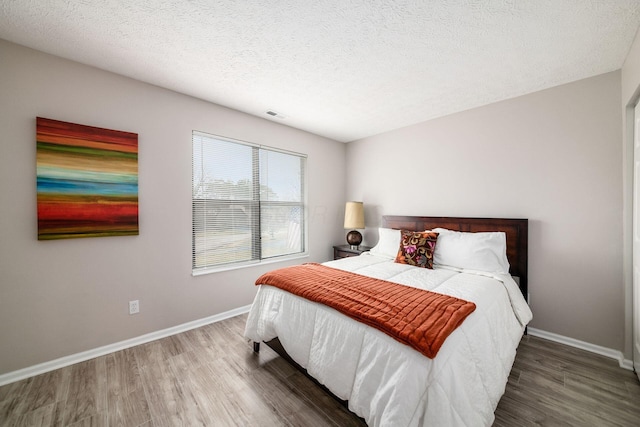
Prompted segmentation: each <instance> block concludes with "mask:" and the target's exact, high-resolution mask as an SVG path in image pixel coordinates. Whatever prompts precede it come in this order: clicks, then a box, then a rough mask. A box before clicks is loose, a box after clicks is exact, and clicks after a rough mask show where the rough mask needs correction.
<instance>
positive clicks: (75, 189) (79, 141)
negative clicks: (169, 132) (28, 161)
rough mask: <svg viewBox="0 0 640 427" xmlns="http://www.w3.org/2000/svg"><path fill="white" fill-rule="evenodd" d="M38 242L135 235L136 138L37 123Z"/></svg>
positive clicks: (41, 120)
mask: <svg viewBox="0 0 640 427" xmlns="http://www.w3.org/2000/svg"><path fill="white" fill-rule="evenodd" d="M36 144H37V148H36V166H37V193H38V240H52V239H70V238H76V237H101V236H128V235H137V234H138V134H136V133H130V132H122V131H116V130H109V129H102V128H97V127H91V126H83V125H77V124H73V123H67V122H61V121H57V120H51V119H45V118H41V117H38V118H37V119H36Z"/></svg>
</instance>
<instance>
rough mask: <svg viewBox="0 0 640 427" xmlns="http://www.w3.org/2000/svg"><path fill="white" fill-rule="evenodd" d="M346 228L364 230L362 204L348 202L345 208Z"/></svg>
mask: <svg viewBox="0 0 640 427" xmlns="http://www.w3.org/2000/svg"><path fill="white" fill-rule="evenodd" d="M344 228H345V229H354V228H364V206H363V205H362V202H347V204H346V206H345V208H344Z"/></svg>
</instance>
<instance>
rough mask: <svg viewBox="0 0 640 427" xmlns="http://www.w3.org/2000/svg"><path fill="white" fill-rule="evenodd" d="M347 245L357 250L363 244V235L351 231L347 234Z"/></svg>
mask: <svg viewBox="0 0 640 427" xmlns="http://www.w3.org/2000/svg"><path fill="white" fill-rule="evenodd" d="M347 243H348V244H349V245H351V247H352V248H353V249H357V248H358V246H360V243H362V234H360V232H359V231H356V230H351V231H350V232H348V233H347Z"/></svg>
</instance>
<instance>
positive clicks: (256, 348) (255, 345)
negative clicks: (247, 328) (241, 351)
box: [253, 341, 260, 353]
mask: <svg viewBox="0 0 640 427" xmlns="http://www.w3.org/2000/svg"><path fill="white" fill-rule="evenodd" d="M253 352H254V353H260V342H259V341H258V342H256V341H254V342H253Z"/></svg>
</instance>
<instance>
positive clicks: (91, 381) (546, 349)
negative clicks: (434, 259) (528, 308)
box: [0, 315, 640, 427]
mask: <svg viewBox="0 0 640 427" xmlns="http://www.w3.org/2000/svg"><path fill="white" fill-rule="evenodd" d="M245 319H246V315H245V316H238V317H234V318H232V319H228V320H225V321H222V322H219V323H216V324H212V325H208V326H204V327H201V328H198V329H195V330H192V331H189V332H185V333H182V334H179V335H175V336H172V337H168V338H164V339H161V340H158V341H154V342H151V343H148V344H143V345H140V346H137V347H134V348H130V349H126V350H123V351H119V352H116V353H112V354H109V355H106V356H102V357H99V358H96V359H93V360H89V361H86V362H82V363H78V364H76V365H72V366H69V367H66V368H62V369H59V370H56V371H52V372H49V373H46V374H42V375H39V376H37V377H33V378H29V379H26V380H23V381H19V382H16V383H13V384H8V385H5V386H3V387H0V426H6V427H8V426H74V427H75V426H143V427H157V426H163V427H164V426H199V425H201V426H249V425H250V426H258V425H259V426H364V425H365V423H364V422H363V421H362V420H361V419H359V418H358V417H356V416H355V415H353V414H351V413H350V412H348V411H347V410H346V409H344V408H343V407H342V406H341V405H340V404H339V403H338V402H337V401H335V400H334V399H333V398H332V397H330V396H329V395H328V394H326V393H325V392H324V391H323V390H322V389H320V388H319V387H318V386H316V385H315V384H314V383H313V382H312V381H310V380H309V379H308V378H307V377H305V376H304V375H303V374H301V373H300V372H298V371H297V370H295V369H294V368H293V367H291V365H289V363H287V362H286V361H284V360H283V359H282V358H281V357H280V356H278V355H277V354H276V353H275V352H273V351H272V350H271V349H270V348H268V347H267V346H265V345H263V346H262V348H261V351H260V354H259V355H257V354H254V353H253V352H252V350H251V345H250V343H248V342H246V341H245V340H244V338H243V337H242V333H243V330H244V322H245ZM494 425H496V426H528V425H550V426H555V425H572V426H576V425H579V426H638V425H640V383H639V382H638V380H637V378H636V377H635V375H634V374H633V373H632V372H630V371H626V370H623V369H621V368H619V367H618V366H617V363H615V362H614V361H612V360H610V359H607V358H603V357H599V356H596V355H593V354H591V353H588V352H584V351H581V350H576V349H574V348H571V347H566V346H562V345H559V344H555V343H552V342H549V341H545V340H542V339H539V338H535V337H531V336H525V337H524V338H523V340H522V342H521V344H520V347H519V349H518V356H517V358H516V361H515V363H514V366H513V370H512V372H511V376H510V378H509V383H508V385H507V390H506V393H505V395H504V396H503V398H502V400H501V401H500V404H499V405H498V408H497V410H496V422H495V424H494Z"/></svg>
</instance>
